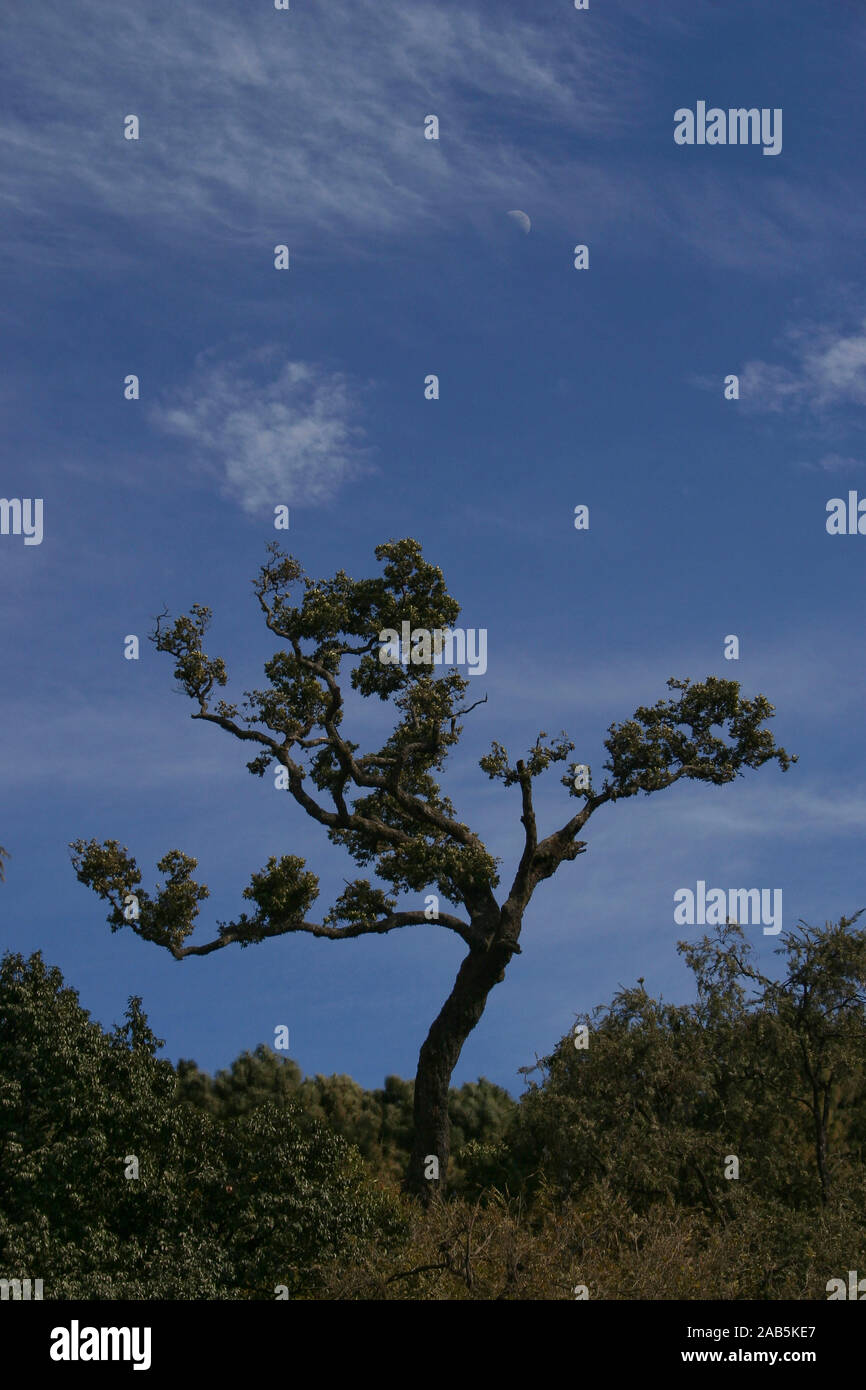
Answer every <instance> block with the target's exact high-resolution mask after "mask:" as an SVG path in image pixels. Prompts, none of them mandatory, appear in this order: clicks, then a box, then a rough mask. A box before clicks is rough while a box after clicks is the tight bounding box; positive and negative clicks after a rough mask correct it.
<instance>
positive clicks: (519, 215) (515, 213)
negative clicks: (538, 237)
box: [508, 208, 532, 233]
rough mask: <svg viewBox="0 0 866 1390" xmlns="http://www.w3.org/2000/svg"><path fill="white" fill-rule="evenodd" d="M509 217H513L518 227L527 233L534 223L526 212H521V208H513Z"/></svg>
mask: <svg viewBox="0 0 866 1390" xmlns="http://www.w3.org/2000/svg"><path fill="white" fill-rule="evenodd" d="M508 216H509V217H513V218H514V221H515V222H516V223H517V225H518V227H520V228H521V229H522V230H523V231H524V232H525V233H528V232H529V229H530V227H531V226H532V223H531V222H530V220H529V218H528V217H527V215H526V213H525V212H521V211H520V209H519V208H512V209H511V211H510V212H509V213H508Z"/></svg>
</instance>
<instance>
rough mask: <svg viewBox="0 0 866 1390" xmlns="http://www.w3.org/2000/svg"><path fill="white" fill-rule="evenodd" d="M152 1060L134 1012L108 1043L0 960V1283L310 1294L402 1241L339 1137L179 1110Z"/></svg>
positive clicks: (31, 968) (143, 1023)
mask: <svg viewBox="0 0 866 1390" xmlns="http://www.w3.org/2000/svg"><path fill="white" fill-rule="evenodd" d="M160 1046H161V1043H160V1040H159V1039H158V1038H155V1037H154V1035H153V1034H152V1032H151V1030H150V1028H149V1026H148V1023H147V1019H146V1018H145V1016H144V1014H143V1013H142V1010H141V1001H140V1000H138V999H135V998H133V999H131V1000H130V1002H129V1008H128V1010H127V1013H126V1017H125V1022H124V1023H123V1024H122V1025H120V1026H118V1027H117V1028H115V1029H114V1030H113V1031H112V1032H110V1033H106V1032H104V1031H103V1029H102V1028H101V1027H100V1026H99V1025H98V1024H97V1023H94V1022H92V1021H91V1019H90V1017H89V1014H88V1013H87V1011H86V1010H85V1009H83V1008H82V1007H81V1005H80V1004H79V1002H78V996H77V994H76V992H75V990H73V989H70V988H68V987H67V986H65V985H64V982H63V977H62V975H61V973H60V971H59V970H57V969H56V968H50V967H48V966H46V965H45V963H44V961H43V960H42V957H41V955H40V954H39V953H36V954H35V955H33V956H31V957H30V959H29V960H25V959H24V958H23V957H22V956H20V955H12V954H7V955H5V956H4V957H3V959H2V961H0V1273H2V1275H3V1277H7V1278H12V1277H14V1278H20V1279H26V1278H40V1279H42V1280H43V1282H44V1285H45V1297H46V1298H84V1299H100V1298H127V1299H140V1298H144V1299H147V1298H175V1299H191V1298H260V1299H273V1298H274V1289H275V1286H276V1285H277V1284H284V1285H285V1286H286V1287H287V1288H288V1289H289V1291H290V1293H291V1295H292V1296H298V1295H301V1296H303V1295H304V1294H305V1293H306V1294H307V1295H308V1296H309V1295H310V1294H311V1293H312V1292H313V1291H314V1290H315V1289H316V1288H317V1287H318V1274H317V1268H318V1266H319V1265H320V1264H321V1263H323V1262H325V1263H326V1262H327V1261H328V1260H329V1259H334V1258H338V1257H339V1258H341V1259H350V1258H351V1255H352V1249H353V1246H354V1245H355V1243H357V1242H359V1241H370V1242H371V1243H375V1244H377V1245H379V1244H381V1245H382V1246H383V1247H384V1246H387V1244H388V1241H389V1239H391V1238H392V1237H395V1236H397V1235H399V1232H400V1229H401V1218H400V1216H399V1212H398V1208H397V1204H396V1202H395V1200H394V1198H392V1197H388V1196H387V1195H386V1194H384V1193H383V1192H381V1190H380V1189H379V1188H378V1187H377V1185H376V1184H375V1183H374V1182H373V1180H372V1179H371V1178H370V1177H369V1175H368V1174H367V1172H366V1170H365V1168H364V1165H363V1162H362V1160H361V1158H360V1155H359V1154H358V1153H357V1152H356V1151H355V1150H354V1149H352V1148H351V1147H350V1146H349V1145H347V1144H346V1143H345V1141H344V1140H343V1139H341V1138H340V1137H339V1136H337V1135H335V1134H334V1133H332V1131H330V1130H329V1129H328V1128H327V1127H326V1126H325V1125H322V1124H321V1123H319V1122H317V1121H316V1120H315V1119H313V1118H311V1117H310V1116H308V1115H306V1114H305V1113H304V1111H303V1110H302V1109H301V1108H300V1107H299V1106H298V1105H283V1106H275V1105H274V1103H273V1101H272V1100H263V1101H262V1103H261V1104H259V1105H258V1106H256V1107H254V1108H252V1109H250V1110H249V1111H247V1112H244V1113H241V1114H238V1115H233V1116H228V1117H217V1116H213V1115H211V1114H209V1113H207V1112H206V1111H205V1110H204V1109H202V1108H199V1107H196V1106H193V1105H190V1104H188V1103H185V1102H184V1099H183V1095H182V1086H181V1087H179V1086H178V1079H177V1077H176V1075H175V1072H174V1069H173V1068H172V1066H171V1063H170V1062H167V1061H162V1060H159V1059H157V1057H156V1055H155V1053H156V1050H157V1048H159V1047H160ZM131 1156H134V1157H135V1158H136V1159H137V1163H138V1176H137V1177H128V1176H127V1170H128V1168H129V1159H130V1157H131Z"/></svg>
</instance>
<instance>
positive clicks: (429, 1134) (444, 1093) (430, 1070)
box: [405, 936, 516, 1201]
mask: <svg viewBox="0 0 866 1390" xmlns="http://www.w3.org/2000/svg"><path fill="white" fill-rule="evenodd" d="M515 944H516V938H515ZM513 951H514V945H512V944H510V943H509V942H508V941H504V940H502V939H501V937H500V936H498V937H497V940H495V941H494V942H492V943H491V944H490V946H488V947H483V948H474V949H472V950H470V952H469V954H468V955H467V956H466V957H465V958H464V960H463V963H462V965H461V966H460V969H459V971H458V972H457V978H456V980H455V981H454V988H453V989H452V991H451V993H450V994H449V996H448V998H447V999H446V1001H445V1003H444V1005H443V1006H442V1010H441V1012H440V1013H439V1016H438V1018H437V1019H436V1021H435V1022H434V1024H433V1026H432V1027H431V1029H430V1032H429V1033H428V1034H427V1038H426V1040H425V1042H424V1044H423V1046H422V1048H421V1052H420V1054H419V1057H418V1070H417V1072H416V1074H415V1106H414V1116H415V1135H414V1142H413V1147H412V1156H411V1158H410V1160H409V1168H408V1171H407V1174H406V1183H405V1186H406V1188H407V1189H408V1191H410V1192H414V1193H415V1194H416V1195H418V1196H420V1197H422V1198H423V1199H424V1200H425V1201H429V1200H430V1199H431V1197H432V1196H433V1195H434V1193H435V1192H437V1191H438V1192H441V1191H444V1188H445V1179H446V1174H447V1169H448V1156H449V1149H450V1124H449V1120H448V1090H449V1087H450V1084H451V1075H452V1073H453V1071H454V1068H455V1067H456V1065H457V1061H458V1058H459V1057H460V1053H461V1052H462V1050H463V1044H464V1043H465V1041H466V1039H467V1038H468V1036H469V1034H470V1033H471V1032H472V1029H473V1028H474V1027H475V1025H476V1023H477V1022H478V1020H479V1019H480V1018H481V1015H482V1014H483V1012H484V1006H485V1004H486V1003H487V996H488V994H489V993H490V991H491V989H492V988H493V986H494V985H496V984H498V983H499V982H500V980H502V979H503V978H504V975H505V968H506V966H507V965H508V962H509V960H510V959H511V955H512V953H513ZM433 1159H435V1160H436V1163H433V1162H431V1160H433Z"/></svg>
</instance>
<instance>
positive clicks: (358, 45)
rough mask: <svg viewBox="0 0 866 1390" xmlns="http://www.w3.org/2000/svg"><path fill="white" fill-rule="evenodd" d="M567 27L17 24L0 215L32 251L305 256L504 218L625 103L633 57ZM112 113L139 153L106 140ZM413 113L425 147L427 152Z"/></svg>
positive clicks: (622, 115)
mask: <svg viewBox="0 0 866 1390" xmlns="http://www.w3.org/2000/svg"><path fill="white" fill-rule="evenodd" d="M567 18H568V20H569V22H568V23H563V24H560V25H556V24H554V25H551V24H550V23H549V22H548V23H546V24H545V23H543V22H542V16H540V15H539V16H538V17H533V16H532V15H531V13H530V12H528V11H527V12H524V14H522V15H520V16H514V15H508V14H506V13H503V12H502V11H501V10H499V9H497V11H496V12H495V13H494V12H491V11H486V12H485V11H483V10H482V9H479V8H478V7H477V6H475V5H472V4H465V5H464V4H457V3H454V0H441V2H440V3H435V4H434V3H426V4H425V3H422V4H407V3H405V0H352V2H351V3H336V4H333V5H331V4H329V5H319V6H316V7H314V9H312V10H311V11H309V12H307V13H305V12H304V11H303V10H300V9H298V10H296V9H294V8H293V9H292V10H291V11H290V12H288V13H279V12H276V11H275V10H274V9H273V7H270V8H269V9H268V8H266V7H240V8H238V7H236V6H234V5H229V4H226V3H224V2H223V0H214V3H212V4H211V5H209V6H208V8H207V11H206V12H203V11H200V10H198V9H196V8H195V7H193V8H189V7H187V6H183V5H180V6H179V5H176V4H174V3H170V2H169V0H153V3H150V4H148V5H147V6H144V7H139V6H131V7H127V8H125V9H123V10H122V12H120V13H118V11H117V9H116V7H115V6H113V5H111V4H110V3H109V2H108V0H78V3H77V4H76V5H74V6H72V7H68V8H67V7H63V8H61V9H60V10H59V11H52V12H51V13H50V14H48V13H47V12H43V11H41V10H40V9H39V8H38V7H36V8H34V9H31V10H29V11H27V12H24V11H19V12H18V14H12V15H10V16H8V24H7V26H6V36H5V44H6V50H7V55H8V58H9V61H10V71H11V72H13V73H14V88H15V94H16V95H14V96H13V99H12V100H10V102H9V104H8V111H9V114H7V115H6V117H5V118H4V119H3V121H2V124H0V136H2V140H3V144H4V147H5V155H6V159H5V169H6V176H5V178H4V179H3V180H2V181H0V199H2V200H5V201H6V202H7V207H8V212H9V214H10V216H11V217H12V218H13V219H14V221H15V225H16V226H17V227H20V228H21V229H22V231H23V230H30V231H36V230H38V229H42V232H43V236H42V238H41V243H40V247H39V250H40V253H41V254H42V255H47V254H49V253H50V246H49V244H48V243H49V242H50V240H51V238H52V237H54V238H55V239H58V238H59V239H63V238H64V237H66V238H67V240H66V241H64V243H63V244H64V246H67V243H68V248H69V249H71V248H72V247H73V244H74V243H76V244H77V242H78V241H79V239H80V229H79V228H78V226H77V219H78V218H79V217H80V216H85V217H86V218H87V222H88V230H89V234H90V236H91V237H92V238H95V239H96V240H98V241H100V242H103V241H106V240H107V239H108V237H109V236H113V237H114V240H115V243H116V242H117V241H118V238H117V226H116V225H114V226H112V225H111V223H108V224H106V223H105V219H106V217H108V218H114V217H118V218H121V219H123V220H124V221H125V222H127V223H132V224H134V225H135V226H136V227H137V228H138V229H139V232H141V231H142V230H144V231H149V232H151V233H153V234H155V235H157V236H158V237H160V238H161V239H163V240H164V239H167V238H169V239H170V238H173V237H176V236H177V235H179V234H181V235H192V236H200V235H201V233H202V229H203V227H206V228H207V234H208V238H209V239H210V240H216V241H220V240H224V241H231V242H233V243H236V242H237V241H249V242H260V241H261V238H262V236H263V235H264V234H265V233H267V234H268V235H270V234H271V233H272V232H274V231H275V229H277V228H279V229H280V231H281V233H282V232H285V233H287V234H288V235H290V236H291V237H292V238H293V239H296V241H300V242H302V243H303V244H305V245H306V246H307V247H308V248H309V249H310V250H311V251H312V250H314V249H315V246H316V239H317V237H321V236H322V235H323V234H324V236H325V238H326V239H327V241H329V242H331V243H332V244H336V245H342V244H344V242H345V239H346V238H347V237H349V236H350V235H352V234H358V233H361V234H363V235H365V236H368V235H370V234H372V233H377V232H378V233H385V234H391V233H394V232H398V231H400V230H405V229H407V228H409V227H411V226H413V225H417V223H418V221H419V220H420V219H423V221H424V222H425V223H426V224H427V225H428V226H429V225H431V224H432V225H440V224H442V223H443V222H445V221H447V220H448V219H449V218H450V217H451V216H453V213H454V209H455V206H456V205H458V204H460V203H461V202H462V201H466V202H469V201H474V202H475V203H478V202H481V203H483V202H484V201H485V200H487V199H492V200H494V201H496V200H498V199H499V198H506V197H508V201H507V202H506V204H505V207H510V206H513V202H512V201H511V199H512V197H513V193H514V190H515V187H517V188H520V189H525V188H526V187H527V186H528V187H531V188H534V189H535V190H536V191H537V192H538V194H539V196H541V195H542V193H543V192H544V189H545V184H546V173H545V170H544V167H543V165H544V163H545V159H546V157H547V156H549V155H550V153H551V150H552V148H553V147H555V145H556V142H557V141H561V139H562V137H563V135H566V136H571V137H572V138H573V137H574V136H575V135H587V134H593V135H597V136H602V137H607V136H609V135H610V134H611V133H612V132H613V131H615V130H617V129H623V128H627V124H628V120H629V113H630V112H632V111H633V110H634V109H635V108H636V106H637V105H638V102H639V97H638V92H637V87H638V71H639V65H640V62H639V59H638V58H637V57H636V56H634V54H633V55H632V56H631V57H629V56H628V55H627V53H626V52H625V50H624V46H623V45H622V44H621V43H619V44H616V45H615V44H613V43H612V42H611V40H610V39H609V38H606V37H604V36H603V33H602V32H601V30H600V29H599V26H588V25H585V24H583V25H582V24H581V22H580V17H577V16H574V15H571V16H567ZM128 113H132V114H136V115H137V116H138V117H139V119H140V122H141V133H140V139H139V140H138V141H127V140H125V139H123V119H124V116H125V115H126V114H128ZM428 113H433V114H437V115H438V116H439V118H440V119H441V121H442V127H443V129H442V138H441V141H440V142H436V141H427V140H425V139H424V133H423V122H424V118H425V116H426V115H427V114H428ZM528 129H529V130H531V133H532V141H531V153H530V152H529V151H528V150H526V149H522V148H521V141H522V136H525V134H526V131H527V130H528ZM545 151H546V152H547V153H546V154H545ZM503 211H504V209H503ZM64 229H66V230H64ZM274 239H275V240H282V239H283V236H282V235H280V236H276V235H275V238H274ZM119 240H120V242H121V245H122V243H123V238H120V239H119ZM90 250H91V254H92V246H91V248H90Z"/></svg>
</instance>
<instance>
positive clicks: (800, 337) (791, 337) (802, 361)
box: [739, 319, 866, 471]
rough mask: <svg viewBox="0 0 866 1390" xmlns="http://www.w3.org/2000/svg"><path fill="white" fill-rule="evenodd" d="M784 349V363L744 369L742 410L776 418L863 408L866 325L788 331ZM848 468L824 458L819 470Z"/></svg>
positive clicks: (835, 457) (756, 364) (752, 364)
mask: <svg viewBox="0 0 866 1390" xmlns="http://www.w3.org/2000/svg"><path fill="white" fill-rule="evenodd" d="M786 347H787V355H788V357H789V362H788V363H778V362H765V361H762V360H760V359H758V360H755V361H750V362H747V363H746V365H745V366H744V367H743V368H742V370H741V371H740V373H739V376H740V395H741V399H742V401H743V404H744V405H747V406H748V407H749V408H750V409H753V410H758V411H772V412H776V413H781V412H783V411H786V410H822V409H824V408H825V407H827V406H833V405H866V319H864V320H863V321H862V323H861V324H860V325H859V326H858V327H857V328H854V329H853V330H847V331H845V330H842V329H840V328H838V327H837V326H831V325H827V324H817V325H808V326H806V327H799V328H795V329H792V330H790V331H789V332H788V334H787V341H786ZM849 462H850V460H846V459H844V457H843V456H841V455H838V454H832V455H830V454H828V455H827V456H826V459H825V460H822V465H821V466H822V467H826V468H828V470H830V471H832V470H834V469H838V468H839V467H842V466H846V465H847V463H849Z"/></svg>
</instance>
